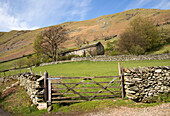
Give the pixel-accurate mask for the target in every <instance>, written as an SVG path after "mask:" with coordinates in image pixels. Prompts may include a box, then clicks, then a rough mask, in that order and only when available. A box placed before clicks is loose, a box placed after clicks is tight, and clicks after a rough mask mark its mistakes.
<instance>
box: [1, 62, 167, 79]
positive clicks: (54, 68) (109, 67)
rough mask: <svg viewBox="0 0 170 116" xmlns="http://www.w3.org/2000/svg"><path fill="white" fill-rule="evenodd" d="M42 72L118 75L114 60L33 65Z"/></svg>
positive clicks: (57, 74)
mask: <svg viewBox="0 0 170 116" xmlns="http://www.w3.org/2000/svg"><path fill="white" fill-rule="evenodd" d="M120 64H121V66H123V67H127V68H129V67H131V68H133V67H138V66H141V67H143V66H169V65H170V59H168V60H141V61H120ZM25 71H29V69H23V70H17V71H16V70H15V71H9V72H6V75H12V74H15V73H19V72H25ZM40 71H41V72H42V74H43V73H44V72H45V71H47V72H48V73H49V75H50V76H55V77H60V76H68V77H73V76H81V77H83V76H112V75H118V74H119V72H118V61H114V62H92V61H81V62H69V63H62V64H53V65H47V66H39V67H34V68H33V72H35V73H36V74H39V73H40ZM1 76H3V73H1Z"/></svg>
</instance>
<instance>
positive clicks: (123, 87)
mask: <svg viewBox="0 0 170 116" xmlns="http://www.w3.org/2000/svg"><path fill="white" fill-rule="evenodd" d="M121 81H122V82H121V83H122V99H124V97H125V85H124V75H123V66H121Z"/></svg>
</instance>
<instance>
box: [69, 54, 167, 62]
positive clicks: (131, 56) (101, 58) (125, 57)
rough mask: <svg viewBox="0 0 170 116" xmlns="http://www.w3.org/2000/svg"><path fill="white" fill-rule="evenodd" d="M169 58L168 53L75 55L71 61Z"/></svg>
mask: <svg viewBox="0 0 170 116" xmlns="http://www.w3.org/2000/svg"><path fill="white" fill-rule="evenodd" d="M163 59H170V54H157V55H117V56H104V55H101V56H96V57H76V58H72V59H71V61H86V60H88V61H130V60H163Z"/></svg>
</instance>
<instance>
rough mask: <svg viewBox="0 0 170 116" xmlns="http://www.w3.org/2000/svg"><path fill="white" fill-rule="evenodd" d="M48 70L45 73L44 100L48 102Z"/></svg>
mask: <svg viewBox="0 0 170 116" xmlns="http://www.w3.org/2000/svg"><path fill="white" fill-rule="evenodd" d="M47 78H48V72H47V71H45V73H44V101H45V102H47V98H48V79H47Z"/></svg>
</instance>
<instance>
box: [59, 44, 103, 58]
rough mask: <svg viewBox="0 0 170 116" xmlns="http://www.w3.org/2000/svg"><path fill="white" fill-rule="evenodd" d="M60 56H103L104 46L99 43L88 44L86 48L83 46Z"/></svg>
mask: <svg viewBox="0 0 170 116" xmlns="http://www.w3.org/2000/svg"><path fill="white" fill-rule="evenodd" d="M61 55H62V56H68V55H79V56H96V55H104V46H103V45H102V44H101V42H97V43H94V44H90V45H87V46H83V47H80V48H76V49H72V50H68V51H65V52H62V53H61Z"/></svg>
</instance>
